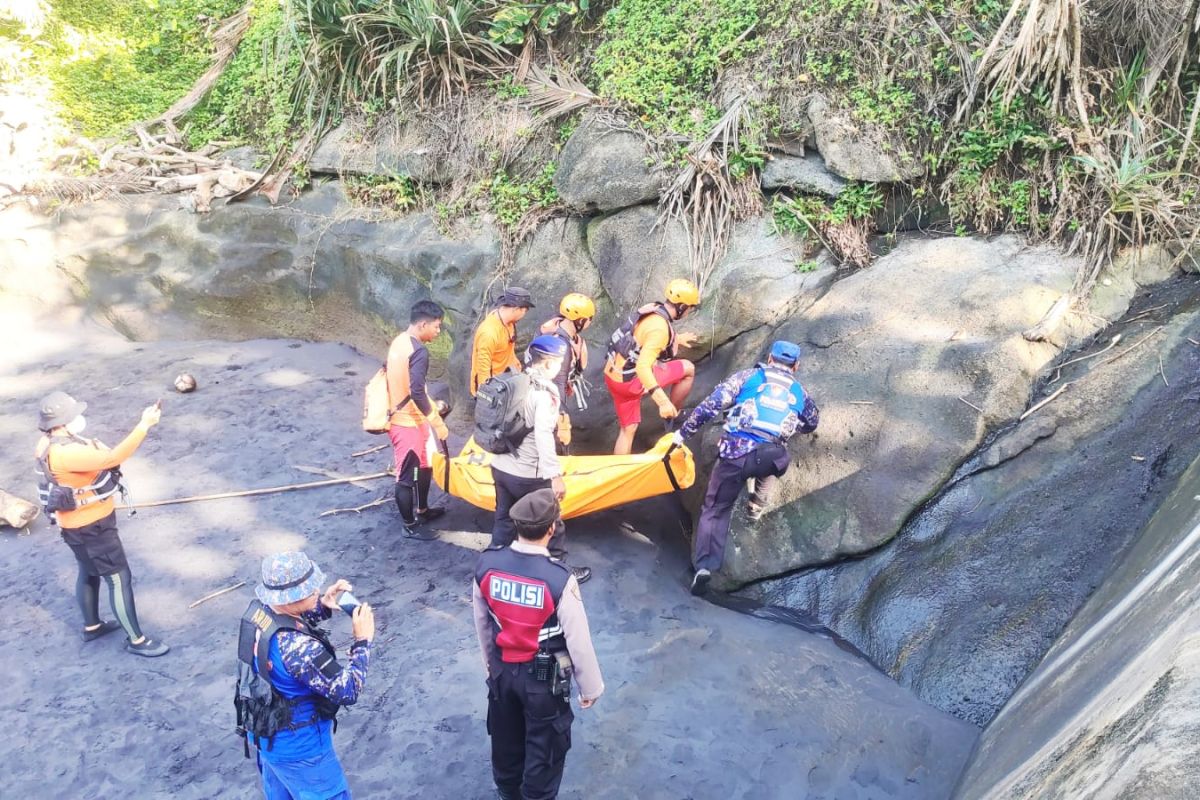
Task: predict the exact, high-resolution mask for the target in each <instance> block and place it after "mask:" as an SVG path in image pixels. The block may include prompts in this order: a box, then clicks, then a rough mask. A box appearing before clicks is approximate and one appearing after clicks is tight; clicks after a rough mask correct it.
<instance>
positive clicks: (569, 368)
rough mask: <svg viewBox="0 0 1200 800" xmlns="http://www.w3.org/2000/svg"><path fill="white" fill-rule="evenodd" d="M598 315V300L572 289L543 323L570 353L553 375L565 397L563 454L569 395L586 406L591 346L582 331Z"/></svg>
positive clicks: (566, 444)
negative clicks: (585, 375)
mask: <svg viewBox="0 0 1200 800" xmlns="http://www.w3.org/2000/svg"><path fill="white" fill-rule="evenodd" d="M595 316H596V304H595V303H594V302H593V301H592V298H590V297H588V296H587V295H586V294H581V293H580V292H571V293H570V294H567V295H565V296H564V297H563V299H562V301H561V302H560V303H559V304H558V315H557V316H554V317H551V318H550V319H549V320H547V321H546V322H545V323H544V324H543V325H542V327H541V333H543V334H549V335H551V336H557V337H558V338H560V339H562V340H563V341H564V342H566V345H567V356H566V358H564V359H563V365H562V369H561V370H560V371H559V373H558V375H557V376H555V378H554V385H555V386H557V387H558V396H559V397H560V398H561V400H562V408H561V412H560V415H559V422H558V442H559V444H560V445H561V448H560V451H561V452H562V453H564V454H565V453H566V452H567V448H568V447H570V445H571V414H570V411H569V409H568V398H572V399H573V402H574V405H575V408H576V409H578V410H580V411H582V410H583V409H585V408H587V394H588V392H589V389H588V385H587V383H586V382H585V381H584V378H583V372H584V370H586V369H587V364H588V346H587V342H586V341H585V340H584V338H583V332H584V331H586V330H587V329H588V328H589V327H590V326H591V324H592V319H593V318H594V317H595Z"/></svg>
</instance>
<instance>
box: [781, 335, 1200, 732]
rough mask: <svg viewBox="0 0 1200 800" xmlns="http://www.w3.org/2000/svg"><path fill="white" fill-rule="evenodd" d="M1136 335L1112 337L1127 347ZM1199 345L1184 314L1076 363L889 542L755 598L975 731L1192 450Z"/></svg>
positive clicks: (1198, 448)
mask: <svg viewBox="0 0 1200 800" xmlns="http://www.w3.org/2000/svg"><path fill="white" fill-rule="evenodd" d="M1154 324H1155V325H1157V323H1154ZM1150 330H1153V328H1148V329H1146V330H1139V329H1131V330H1129V331H1126V332H1125V334H1126V337H1127V341H1128V342H1129V345H1132V344H1133V343H1135V342H1136V341H1137V340H1138V339H1141V338H1142V336H1144V335H1145V334H1146V333H1148V332H1149V331H1150ZM1198 336H1200V315H1197V314H1195V313H1191V314H1185V315H1182V316H1179V317H1177V318H1176V319H1175V320H1174V321H1172V322H1171V323H1170V324H1169V325H1168V326H1167V327H1166V328H1164V329H1163V331H1162V332H1161V333H1159V334H1157V335H1155V336H1154V337H1153V338H1152V339H1150V340H1148V341H1147V343H1146V345H1145V346H1146V347H1147V348H1150V349H1149V350H1148V355H1146V356H1145V357H1143V358H1137V357H1136V355H1131V356H1129V357H1128V358H1122V359H1119V360H1117V361H1114V362H1112V363H1111V364H1103V362H1104V358H1105V357H1104V356H1101V357H1099V358H1097V359H1091V360H1089V361H1085V362H1081V363H1080V364H1079V366H1078V367H1077V370H1078V373H1075V372H1069V373H1068V374H1066V375H1064V377H1063V379H1062V380H1061V381H1059V382H1058V383H1056V384H1054V385H1052V386H1048V387H1046V389H1045V391H1044V392H1043V393H1042V395H1043V396H1044V395H1046V394H1048V393H1049V392H1051V391H1053V390H1054V389H1055V388H1057V386H1058V385H1061V383H1062V382H1063V381H1068V380H1070V381H1074V383H1072V385H1071V386H1070V388H1068V390H1067V391H1066V392H1065V393H1064V394H1063V395H1061V396H1060V397H1059V398H1058V399H1056V400H1055V401H1054V402H1053V403H1051V404H1049V405H1047V406H1046V407H1045V408H1043V409H1042V410H1040V411H1038V412H1037V413H1036V414H1035V415H1033V416H1031V417H1029V418H1028V419H1026V420H1025V421H1023V422H1021V423H1019V424H1018V425H1016V426H1015V427H1013V428H1011V429H1009V430H1007V431H1006V432H1004V433H1003V434H1002V435H1001V436H1000V437H999V438H997V439H996V440H995V441H994V442H993V443H992V444H991V445H990V446H989V447H988V448H987V449H985V450H984V451H982V452H981V453H979V454H978V455H977V456H976V457H974V458H972V460H971V461H969V462H967V464H966V465H964V467H963V468H962V469H961V470H959V475H958V478H957V480H956V481H955V482H954V483H953V484H952V485H951V487H950V488H949V489H948V490H946V491H945V492H943V493H942V494H941V495H939V496H938V498H937V499H936V500H934V501H933V502H932V504H930V505H929V506H927V507H926V508H924V509H923V510H922V511H921V512H920V513H919V514H918V515H917V516H916V517H915V518H914V519H913V520H911V521H910V522H909V524H907V525H906V526H905V528H904V529H903V530H902V531H901V533H900V534H899V536H897V537H896V539H895V540H894V541H892V542H890V543H888V544H887V545H886V546H885V547H883V548H881V549H880V550H878V551H876V552H874V553H872V554H870V555H868V556H867V557H866V558H864V559H860V560H854V561H846V562H843V563H840V564H836V565H834V566H832V567H828V568H817V569H815V570H811V571H808V572H803V573H799V574H797V575H793V576H789V577H786V578H782V579H780V580H778V581H768V582H767V583H766V584H765V585H763V586H761V587H759V589H758V591H759V592H760V593H761V596H762V597H763V599H765V600H766V601H767V602H769V603H771V604H777V605H786V606H789V607H792V608H799V609H803V610H806V611H809V612H810V613H812V614H814V615H815V616H816V617H817V618H818V619H820V620H821V621H822V622H823V623H825V624H826V625H828V626H829V627H831V628H833V629H834V630H836V631H838V633H840V634H841V635H843V636H845V637H846V638H847V639H849V640H850V641H851V642H853V643H854V644H856V645H857V646H858V647H860V648H861V649H862V650H863V651H864V652H866V653H867V654H868V655H869V656H870V657H871V658H872V660H873V661H875V663H877V664H878V665H879V666H881V667H882V668H884V669H885V670H887V671H888V672H889V673H891V674H892V675H894V676H895V677H896V678H897V679H898V680H900V682H901V683H903V684H904V685H906V686H911V687H912V688H913V689H914V690H915V691H916V692H917V693H918V694H920V695H921V696H922V697H924V698H925V699H926V700H927V701H929V702H930V703H932V704H933V705H935V706H937V707H939V708H942V709H944V710H946V711H950V712H952V713H954V714H956V715H958V716H960V717H962V718H964V719H968V720H970V721H972V722H975V723H976V724H980V725H982V724H985V723H986V722H987V721H988V720H989V719H991V717H992V716H993V715H994V714H995V713H996V711H997V710H998V709H999V708H1000V706H1001V705H1002V704H1003V703H1004V702H1005V701H1006V700H1007V699H1008V697H1009V696H1010V695H1011V694H1012V692H1013V690H1014V689H1015V688H1016V686H1017V685H1018V684H1019V683H1020V681H1021V680H1022V679H1023V678H1024V677H1025V676H1026V675H1027V674H1029V671H1030V669H1032V667H1033V666H1034V665H1035V664H1036V663H1037V661H1038V659H1040V658H1041V657H1042V655H1043V654H1044V653H1045V652H1046V650H1047V649H1048V648H1049V647H1050V645H1051V644H1052V643H1053V641H1054V639H1055V637H1056V636H1057V635H1058V633H1059V632H1060V631H1061V630H1062V627H1063V626H1064V625H1065V624H1066V623H1067V622H1068V621H1069V620H1070V619H1071V617H1072V615H1073V614H1074V613H1075V611H1076V610H1077V609H1078V608H1079V607H1080V605H1082V604H1083V602H1084V601H1085V600H1086V599H1087V597H1088V595H1089V594H1090V593H1091V591H1092V589H1094V588H1095V587H1096V586H1097V585H1098V584H1099V583H1100V582H1101V581H1102V580H1103V578H1104V576H1105V575H1107V574H1108V572H1109V570H1110V569H1111V568H1112V567H1113V565H1114V564H1115V563H1116V561H1117V559H1119V558H1120V556H1121V555H1122V554H1123V553H1124V552H1125V550H1126V549H1127V547H1128V546H1129V544H1130V543H1131V542H1132V541H1133V538H1134V537H1135V536H1136V535H1137V533H1138V531H1139V530H1140V529H1141V527H1142V526H1143V525H1144V524H1145V523H1146V521H1147V520H1148V519H1149V517H1150V515H1151V514H1152V513H1153V512H1154V510H1155V509H1156V508H1158V506H1159V503H1161V501H1162V499H1163V498H1164V497H1165V495H1166V493H1167V492H1169V491H1170V490H1171V488H1172V486H1173V483H1174V481H1175V480H1176V479H1177V477H1178V476H1179V475H1180V474H1181V473H1182V472H1183V470H1184V469H1185V468H1186V467H1187V465H1188V464H1189V463H1190V462H1191V461H1192V459H1194V458H1195V457H1196V456H1197V454H1200V444H1197V443H1198V442H1200V414H1197V411H1198V410H1200V409H1198V403H1200V350H1197V348H1196V347H1195V346H1194V345H1192V344H1190V343H1189V342H1188V341H1187V338H1188V337H1191V338H1193V339H1195V338H1197V337H1198ZM1127 346H1128V345H1127ZM1093 349H1094V350H1099V349H1101V345H1100V344H1098V345H1096V346H1095V347H1094V348H1093ZM1118 352H1119V351H1118ZM1156 352H1157V353H1161V354H1162V356H1163V359H1164V362H1163V363H1164V372H1165V374H1166V375H1167V376H1169V379H1170V383H1171V385H1170V386H1167V385H1165V384H1164V383H1163V381H1162V378H1161V376H1160V373H1159V364H1158V360H1157V358H1156V357H1155V355H1154V354H1155V353H1156ZM1102 364H1103V366H1099V365H1102ZM1089 365H1097V366H1089ZM1086 370H1090V372H1089V371H1086ZM1018 564H1019V565H1020V568H1019V569H1014V567H1015V565H1018Z"/></svg>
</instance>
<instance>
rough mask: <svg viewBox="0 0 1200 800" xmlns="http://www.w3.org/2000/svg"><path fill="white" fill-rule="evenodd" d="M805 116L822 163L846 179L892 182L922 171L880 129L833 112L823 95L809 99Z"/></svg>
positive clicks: (905, 179) (915, 176)
mask: <svg viewBox="0 0 1200 800" xmlns="http://www.w3.org/2000/svg"><path fill="white" fill-rule="evenodd" d="M808 118H809V121H810V122H811V123H812V126H813V130H814V131H815V133H816V137H817V149H818V150H819V151H820V152H821V157H822V158H824V159H825V166H826V167H828V169H829V171H831V172H833V173H835V174H837V175H841V176H842V177H843V178H845V179H847V180H851V181H869V182H872V183H894V182H897V181H907V180H912V179H913V178H917V177H920V176H921V175H923V174H925V167H924V166H922V164H921V162H920V161H919V160H918V159H916V158H914V157H913V156H912V155H911V154H909V153H905V152H903V151H901V150H899V149H898V147H897V145H896V144H895V143H894V142H892V141H890V139H889V137H888V136H887V135H886V134H885V133H884V132H883V131H882V130H879V129H877V128H875V127H873V126H870V125H867V124H865V123H862V122H858V121H856V120H853V119H851V118H850V116H849V115H848V114H846V113H843V112H837V111H834V110H833V109H831V108H830V107H829V103H828V102H827V101H826V100H825V98H823V97H820V96H818V97H815V98H813V99H812V101H810V102H809V104H808Z"/></svg>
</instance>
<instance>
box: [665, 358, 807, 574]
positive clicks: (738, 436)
mask: <svg viewBox="0 0 1200 800" xmlns="http://www.w3.org/2000/svg"><path fill="white" fill-rule="evenodd" d="M799 361H800V346H799V345H797V344H795V343H793V342H786V341H778V342H775V344H773V345H772V346H771V353H770V356H768V358H767V361H766V363H765V364H758V365H756V366H755V367H753V368H752V369H745V370H742V371H741V372H736V373H734V374H733V375H731V376H729V377H728V378H726V379H725V380H724V381H723V382H722V383H721V384H720V385H718V386H717V388H716V389H714V390H713V392H712V394H710V395H709V396H708V397H707V398H706V399H705V400H704V402H703V403H701V404H700V405H699V406H697V407H696V410H695V411H693V412H692V413H691V415H690V416H689V417H688V419H687V420H686V421H685V422H684V423H683V425H682V426H681V427H680V429H679V431H678V432H677V433H676V434H675V441H676V443H678V444H682V443H683V442H684V441H685V440H687V439H689V438H691V437H692V436H694V435H695V434H696V432H697V431H699V430H700V428H701V427H702V426H703V425H704V424H705V423H707V422H709V421H710V420H712V419H713V418H714V417H717V416H719V415H722V414H724V416H725V433H724V434H723V435H722V436H721V440H720V442H719V443H718V445H717V452H718V456H719V458H718V459H717V463H716V464H714V465H713V471H712V476H711V477H710V478H709V481H708V491H707V492H706V493H705V496H704V506H703V508H701V510H700V521H699V523H698V524H697V525H696V535H695V539H694V542H693V551H692V566H693V568H694V570H695V573H694V575H693V577H692V594H695V595H702V594H704V593H705V592H706V591H708V583H709V581H710V580H711V579H712V573H713V572H714V571H715V570H719V569H720V568H721V564H722V563H723V562H724V560H725V543H726V541H727V540H728V538H729V525H730V520H731V518H732V516H733V506H734V504H735V503H736V502H737V499H738V495H739V494H740V493H741V490H742V486H743V485H744V484H745V483H746V481H747V480H750V479H753V480H754V489H753V492H752V493H751V496H750V500H749V503H748V504H747V510H748V513H749V516H750V519H751V520H757V519H759V518H760V517H761V516H762V514H763V513H764V512H765V511H766V508H767V506H768V505H769V503H770V501H771V497H772V495H773V492H774V489H775V486H776V484H777V483H778V479H779V476H780V475H782V474H783V473H784V472H786V471H787V468H788V465H789V463H790V461H789V458H788V452H787V440H788V439H790V438H791V437H792V436H794V435H795V434H797V433H811V432H812V431H814V430H816V429H817V422H818V421H819V412H818V409H817V404H816V403H814V402H813V400H812V398H811V397H809V396H808V393H807V392H805V391H804V387H803V386H801V385H800V382H799V381H797V380H796V377H795V372H796V368H797V366H798V365H799Z"/></svg>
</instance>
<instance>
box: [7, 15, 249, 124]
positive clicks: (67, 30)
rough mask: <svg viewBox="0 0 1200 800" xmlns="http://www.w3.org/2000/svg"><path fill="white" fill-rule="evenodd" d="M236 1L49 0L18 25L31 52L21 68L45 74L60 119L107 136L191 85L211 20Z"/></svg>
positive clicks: (207, 50) (200, 67) (201, 65)
mask: <svg viewBox="0 0 1200 800" xmlns="http://www.w3.org/2000/svg"><path fill="white" fill-rule="evenodd" d="M240 6H241V0H107V2H103V3H101V2H96V1H95V0H56V2H54V3H53V5H52V6H51V7H50V10H49V13H48V14H47V16H46V17H45V20H44V25H43V27H42V28H41V29H40V31H37V33H36V34H34V35H33V36H32V37H30V36H29V33H30V32H28V31H27V32H26V37H27V38H28V39H29V41H28V46H29V47H30V49H32V50H34V51H36V52H37V53H38V54H39V57H38V58H34V59H31V60H30V62H29V64H28V68H29V69H31V70H37V71H40V72H44V74H45V75H47V76H48V77H49V78H50V79H51V86H52V93H53V98H54V100H56V101H57V103H58V105H59V106H60V108H61V111H62V115H63V117H64V118H65V119H66V120H67V121H68V122H70V123H72V124H74V125H75V126H77V127H78V129H79V130H80V131H81V132H82V133H84V134H85V135H87V136H93V137H101V136H110V135H113V134H116V133H119V132H121V130H122V129H123V128H124V127H125V126H126V125H128V124H129V123H132V122H135V121H137V120H142V119H148V118H150V117H153V116H156V115H158V114H161V113H162V112H163V111H166V110H167V108H168V107H170V105H171V104H172V103H173V102H175V101H176V100H177V99H179V97H181V96H182V95H183V94H184V93H185V92H186V91H187V90H188V89H189V88H191V86H192V84H193V83H194V82H195V80H196V79H197V78H198V77H199V76H200V75H201V74H202V73H203V72H204V71H205V69H207V68H208V66H209V62H210V58H211V54H212V46H211V43H210V41H209V33H210V31H211V29H212V26H213V25H214V24H215V23H216V22H218V21H219V20H221V19H223V18H224V17H226V16H228V15H230V14H232V13H233V12H235V11H236V10H237V9H238V8H239V7H240ZM0 35H4V34H0ZM18 35H20V34H18Z"/></svg>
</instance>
